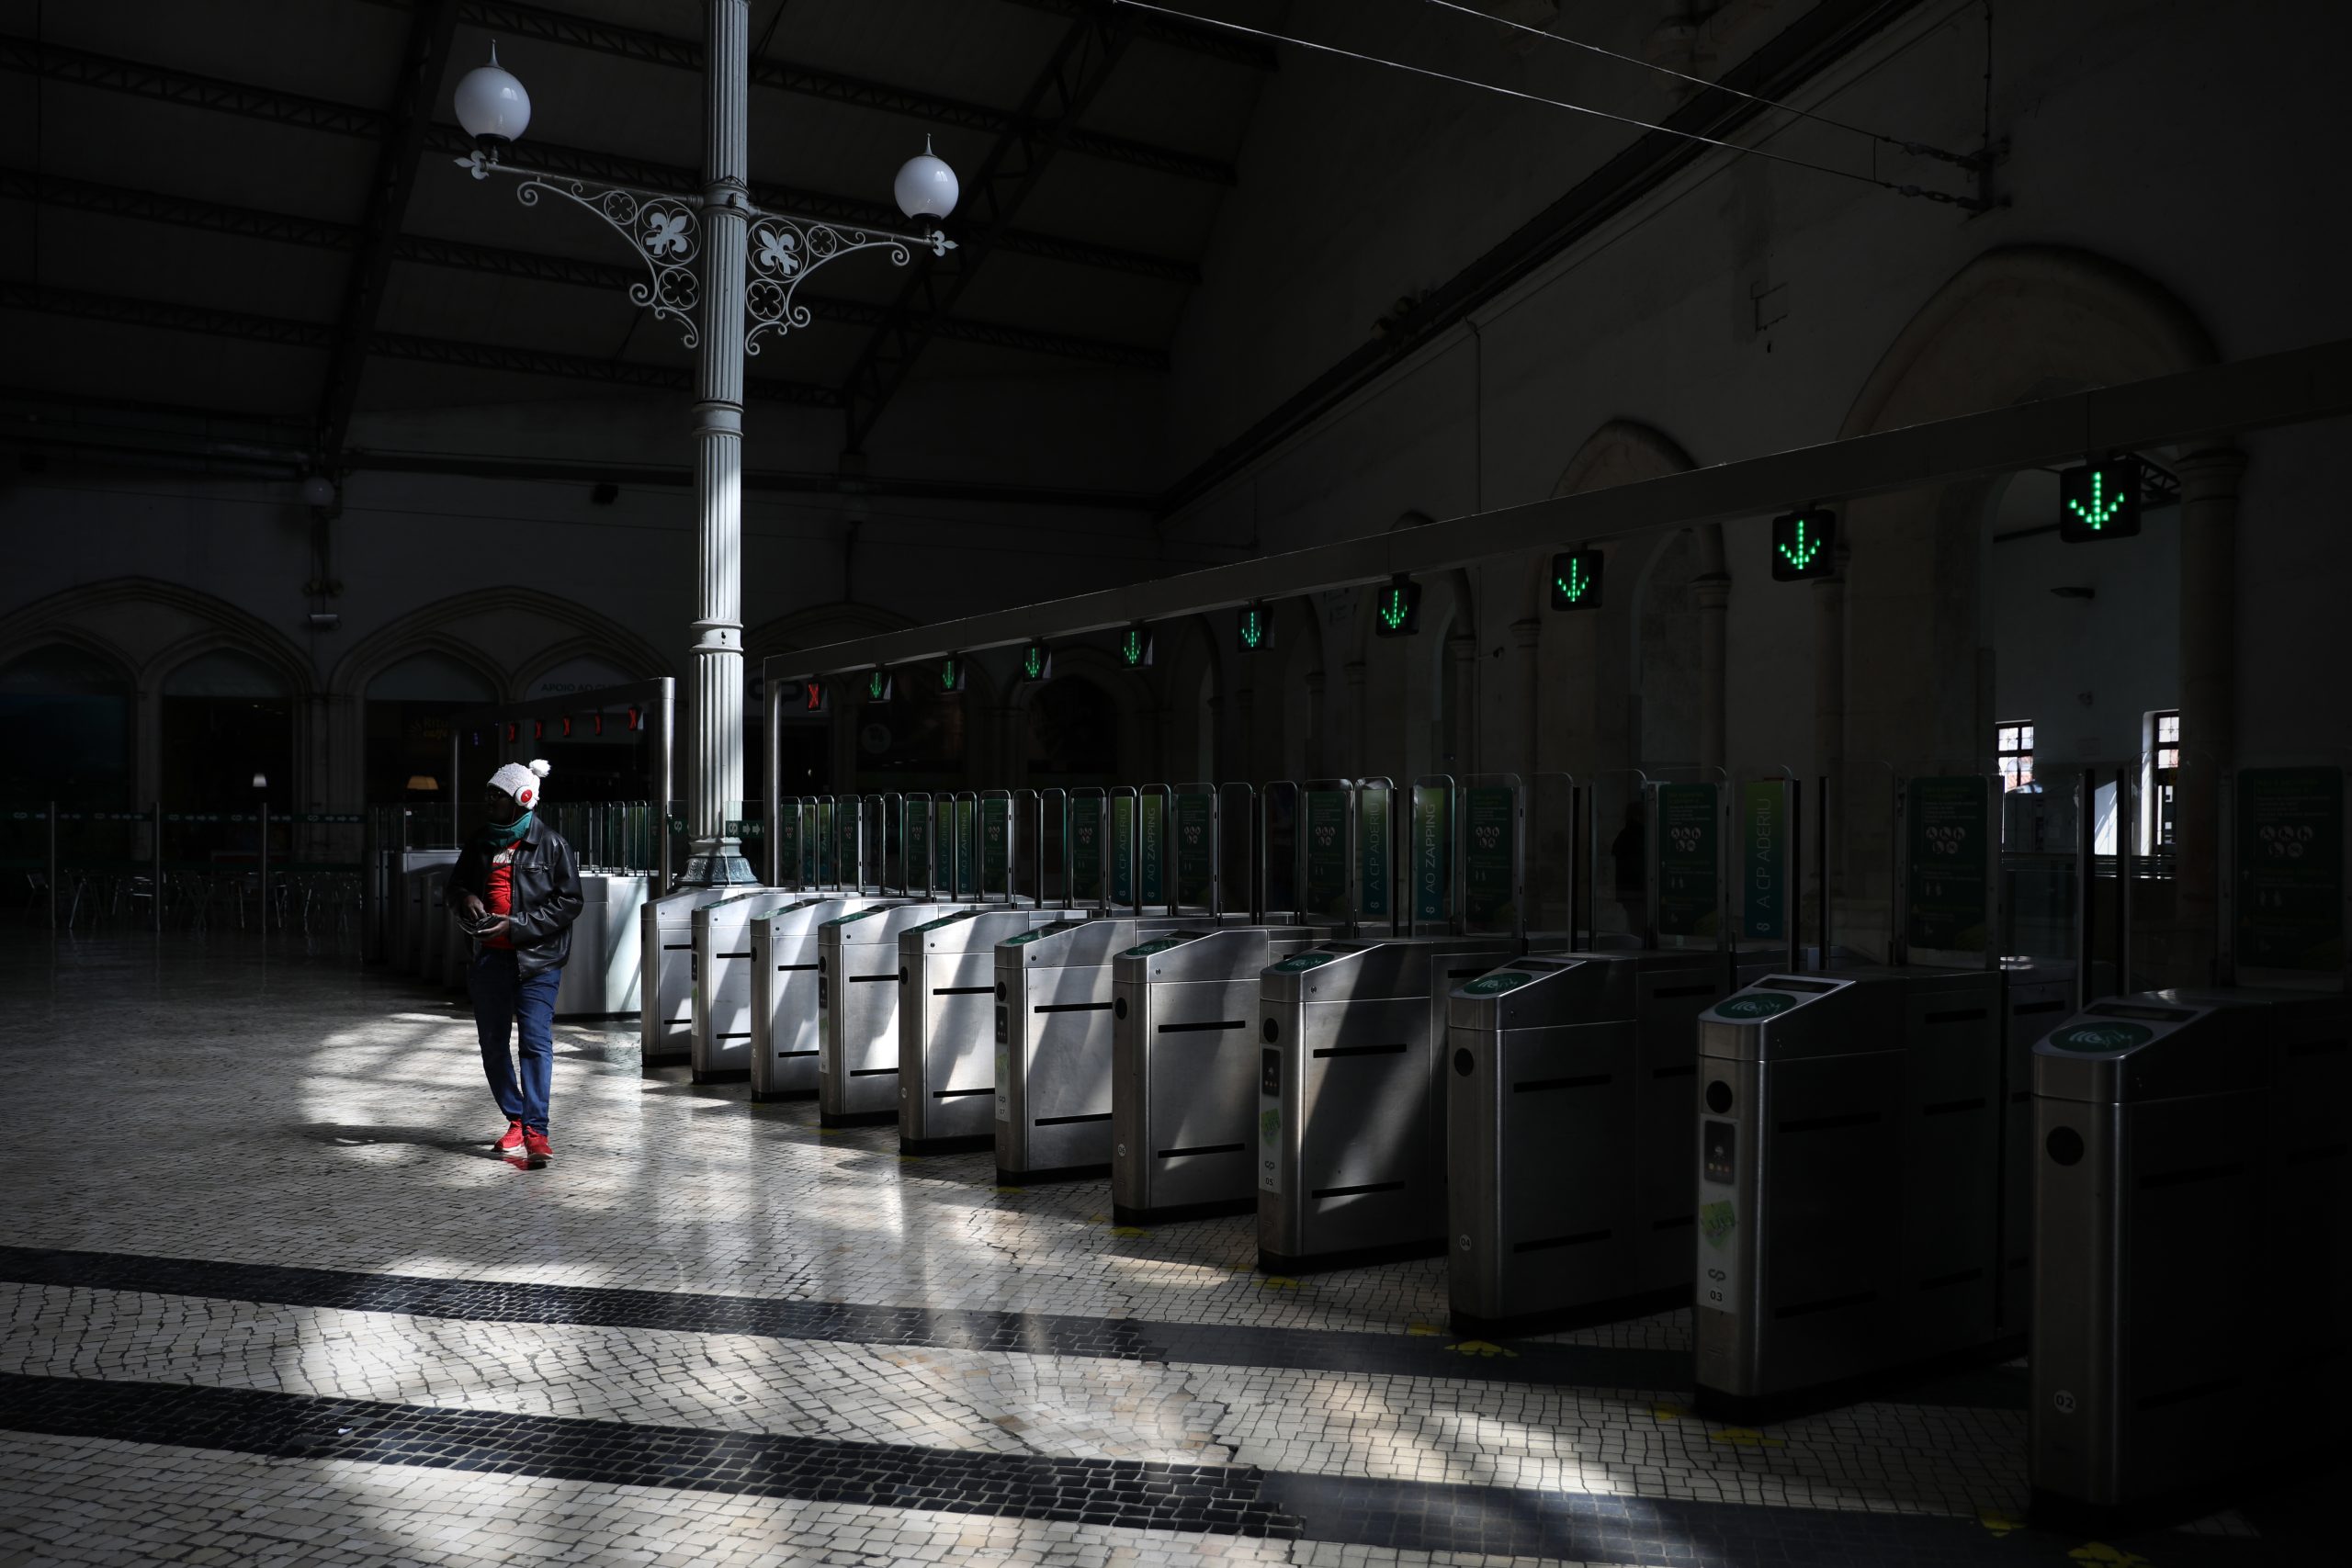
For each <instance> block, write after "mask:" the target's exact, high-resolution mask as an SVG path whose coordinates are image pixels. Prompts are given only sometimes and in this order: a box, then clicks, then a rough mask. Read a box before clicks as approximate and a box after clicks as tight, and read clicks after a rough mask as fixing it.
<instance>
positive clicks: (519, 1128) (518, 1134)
mask: <svg viewBox="0 0 2352 1568" xmlns="http://www.w3.org/2000/svg"><path fill="white" fill-rule="evenodd" d="M498 1152H499V1153H500V1154H503V1155H516V1154H521V1153H522V1152H523V1119H522V1118H521V1117H520V1116H510V1117H508V1118H507V1121H506V1136H504V1137H503V1138H501V1139H499V1140H498Z"/></svg>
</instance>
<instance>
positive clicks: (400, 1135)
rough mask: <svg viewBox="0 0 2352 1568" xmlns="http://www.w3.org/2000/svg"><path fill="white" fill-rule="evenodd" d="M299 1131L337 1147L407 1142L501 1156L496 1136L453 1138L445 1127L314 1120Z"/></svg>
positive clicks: (479, 1156) (481, 1156)
mask: <svg viewBox="0 0 2352 1568" xmlns="http://www.w3.org/2000/svg"><path fill="white" fill-rule="evenodd" d="M298 1131H300V1133H301V1134H302V1136H303V1137H305V1138H307V1139H309V1140H310V1141H311V1143H314V1144H326V1145H331V1146H333V1147H335V1148H346V1149H352V1148H364V1147H367V1146H369V1145H377V1144H404V1145H408V1146H410V1147H412V1148H420V1149H439V1150H440V1151H442V1152H443V1153H444V1154H453V1155H470V1156H474V1157H475V1158H477V1159H496V1158H498V1157H499V1156H498V1151H497V1148H496V1146H495V1145H496V1143H497V1139H496V1137H495V1136H491V1137H471V1138H453V1137H451V1136H450V1135H449V1134H448V1130H447V1128H443V1127H368V1126H361V1125H358V1124H356V1123H353V1122H311V1123H309V1124H308V1125H306V1126H303V1127H300V1128H299V1129H298Z"/></svg>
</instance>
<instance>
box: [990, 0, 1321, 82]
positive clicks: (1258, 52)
mask: <svg viewBox="0 0 2352 1568" xmlns="http://www.w3.org/2000/svg"><path fill="white" fill-rule="evenodd" d="M1012 4H1014V5H1016V6H1027V7H1028V8H1029V9H1031V10H1032V11H1047V12H1051V13H1052V14H1053V15H1055V16H1057V17H1083V16H1086V15H1088V14H1090V13H1094V12H1101V11H1107V10H1109V9H1110V8H1111V7H1110V4H1109V0H1012ZM1128 22H1129V25H1130V26H1131V27H1133V28H1135V31H1136V37H1137V38H1143V39H1150V40H1151V41H1152V42H1154V43H1160V44H1166V45H1167V46H1168V47H1170V49H1181V50H1182V51H1185V52H1186V53H1188V54H1197V55H1200V56H1202V57H1203V58H1204V59H1208V60H1221V61H1223V62H1226V63H1227V64H1228V65H1246V66H1248V67H1249V68H1250V70H1252V71H1272V70H1274V69H1276V68H1277V63H1278V62H1277V60H1276V57H1275V54H1274V46H1273V45H1272V44H1270V43H1267V42H1264V41H1263V40H1261V39H1253V38H1242V37H1240V36H1238V35H1237V34H1234V33H1228V32H1224V31H1220V30H1219V29H1217V28H1204V27H1200V26H1197V25H1195V24H1193V23H1191V22H1182V21H1179V20H1177V19H1176V18H1175V17H1155V16H1152V15H1150V14H1148V13H1130V14H1129V17H1128Z"/></svg>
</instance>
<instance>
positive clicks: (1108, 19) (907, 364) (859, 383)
mask: <svg viewBox="0 0 2352 1568" xmlns="http://www.w3.org/2000/svg"><path fill="white" fill-rule="evenodd" d="M1135 14H1136V13H1133V12H1129V11H1125V10H1106V11H1104V12H1101V13H1090V14H1089V15H1087V16H1084V17H1080V19H1079V20H1077V21H1075V22H1073V23H1071V24H1070V27H1069V31H1068V32H1066V33H1064V34H1063V35H1062V40H1061V42H1060V43H1059V44H1058V45H1057V47H1056V48H1055V50H1054V53H1053V57H1052V58H1051V59H1049V60H1047V61H1046V66H1045V69H1044V70H1042V71H1040V72H1039V73H1037V75H1036V78H1035V80H1034V81H1032V82H1031V83H1030V85H1029V90H1028V91H1027V92H1026V93H1024V94H1023V95H1022V98H1021V109H1020V118H1019V121H1018V123H1017V124H1016V125H1015V126H1014V127H1013V128H1012V129H1010V130H1006V131H1005V132H1004V134H1002V135H1001V136H1000V137H999V138H998V139H997V141H996V145H995V146H993V147H991V148H990V149H989V155H988V156H987V158H985V159H984V160H982V161H981V164H980V166H979V168H978V170H977V171H975V173H974V174H973V175H972V178H971V180H970V181H969V182H968V183H967V185H966V186H965V191H964V197H963V200H964V203H965V204H966V205H967V206H977V207H978V209H980V218H981V221H980V223H979V224H978V226H977V227H976V228H974V229H973V230H972V231H971V232H970V234H969V237H967V239H966V240H965V241H964V242H963V243H962V244H961V245H960V246H959V247H958V248H956V250H953V251H950V252H948V253H947V254H946V255H944V256H942V257H929V256H918V257H916V258H915V264H914V267H913V276H911V277H910V278H908V279H907V281H906V283H905V285H904V286H903V287H901V288H899V298H898V300H897V301H896V303H894V304H893V305H892V307H891V312H890V319H889V320H888V321H886V322H885V323H884V324H883V325H882V326H880V327H878V328H876V330H875V332H874V334H873V335H872V336H871V337H869V338H868V339H867V340H866V344H865V352H863V353H862V354H860V355H858V356H857V363H856V364H855V365H854V366H852V367H850V373H849V378H848V379H847V380H846V381H844V382H843V383H842V403H843V405H844V407H845V408H846V409H847V411H848V434H847V439H846V441H845V443H844V445H845V446H846V448H847V450H849V451H851V452H863V451H864V450H865V438H866V437H867V436H869V435H871V434H873V433H874V427H875V425H876V423H879V422H880V420H881V418H882V415H883V413H884V412H885V411H886V410H888V407H889V406H890V400H891V399H892V398H894V397H896V396H897V395H898V392H899V389H900V388H901V387H904V386H905V385H906V384H907V378H908V377H909V376H910V375H911V374H912V373H913V371H914V367H915V362H916V361H917V360H918V359H920V358H921V357H922V352H923V350H924V349H925V348H927V347H929V346H930V344H931V340H932V339H933V337H934V336H936V335H937V334H938V325H939V323H940V322H941V321H944V320H945V319H946V318H947V317H948V315H950V314H951V313H952V312H953V311H954V310H955V309H956V301H957V300H958V299H961V298H962V297H963V294H964V291H965V289H967V288H969V287H971V282H972V279H973V277H974V276H977V275H978V272H979V269H980V267H981V266H982V265H985V264H986V262H987V261H988V258H989V252H990V251H991V250H992V249H993V248H994V238H995V235H996V234H997V233H998V232H1000V231H1002V230H1004V229H1007V228H1010V227H1011V226H1012V221H1013V220H1014V219H1015V218H1016V217H1018V216H1019V214H1020V211H1021V208H1022V205H1023V203H1024V202H1026V201H1027V200H1028V199H1029V197H1030V196H1031V195H1032V194H1033V193H1034V192H1035V190H1036V188H1037V182H1038V181H1039V180H1040V179H1041V178H1043V177H1044V175H1045V172H1046V168H1047V166H1049V165H1050V164H1052V163H1053V160H1054V155H1055V153H1057V152H1059V151H1060V150H1061V146H1062V137H1063V133H1064V132H1065V130H1067V129H1068V128H1069V127H1071V126H1073V125H1075V124H1076V123H1077V121H1078V118H1079V116H1080V115H1082V114H1084V113H1085V112H1086V107H1087V106H1088V105H1089V104H1091V103H1092V102H1093V101H1094V96H1095V95H1096V94H1097V93H1099V92H1101V91H1102V90H1103V83H1105V82H1107V81H1108V80H1110V76H1111V71H1112V68H1113V67H1114V66H1115V65H1117V64H1118V62H1119V57H1120V55H1122V54H1124V53H1125V51H1126V47H1127V44H1128V42H1129V41H1130V40H1131V39H1132V38H1133V36H1134V35H1133V33H1132V32H1131V31H1130V30H1129V28H1128V27H1127V18H1128V17H1130V16H1133V15H1135Z"/></svg>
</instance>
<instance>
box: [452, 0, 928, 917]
mask: <svg viewBox="0 0 2352 1568" xmlns="http://www.w3.org/2000/svg"><path fill="white" fill-rule="evenodd" d="M707 9H708V13H709V19H710V36H709V47H708V50H707V53H706V56H705V59H704V63H703V108H704V117H703V119H704V136H703V181H704V186H703V190H702V193H701V194H700V195H699V196H682V195H678V194H676V193H674V192H668V191H650V190H638V189H633V188H631V187H628V186H612V185H598V184H594V183H592V182H588V181H583V180H572V179H565V178H562V177H561V176H559V175H545V174H541V173H539V172H537V171H536V170H533V169H529V168H526V167H518V166H514V165H510V164H506V163H504V162H503V154H504V152H505V149H507V148H508V147H510V146H512V145H513V144H514V143H515V142H516V141H520V140H521V138H522V135H523V131H524V129H525V128H526V126H528V125H529V123H530V118H531V97H530V95H529V94H528V93H527V92H526V91H524V88H523V84H522V83H521V82H519V81H517V80H515V77H514V76H513V75H512V74H510V73H507V72H506V71H504V70H503V69H501V68H500V66H499V64H498V56H497V53H496V51H492V55H491V62H490V63H489V64H488V65H485V66H481V67H480V68H479V69H477V70H474V71H471V72H469V73H467V75H466V76H465V78H464V79H463V80H462V81H460V82H459V83H458V91H457V110H458V123H459V124H460V125H462V126H464V127H465V129H466V132H467V134H468V135H469V136H471V137H472V138H473V139H474V141H475V143H476V148H475V151H474V152H472V153H471V154H470V155H469V156H467V157H464V158H460V159H458V160H457V163H458V166H459V167H460V168H463V169H465V170H467V171H468V172H469V173H470V174H471V175H473V177H474V178H476V179H478V180H480V179H487V178H489V177H490V176H491V175H510V176H512V177H514V178H515V180H516V181H517V182H518V184H517V186H516V189H515V196H516V197H517V198H518V199H520V200H521V201H522V202H523V204H524V205H525V206H526V207H531V206H537V204H538V201H539V198H540V197H541V196H542V195H543V194H545V195H552V196H556V197H561V198H562V199H563V200H565V201H568V202H571V203H572V204H573V205H574V206H577V207H580V208H582V209H585V210H587V211H589V212H592V213H594V214H595V215H596V216H597V217H598V218H600V219H602V220H604V221H605V224H606V225H607V226H608V227H610V228H611V229H612V231H614V232H615V233H616V234H617V235H619V236H620V237H621V239H622V240H623V241H624V242H626V243H628V246H629V248H630V249H631V250H633V251H635V252H636V253H637V256H638V260H639V262H641V263H642V264H643V265H644V267H645V280H644V281H643V282H641V283H633V284H631V285H630V286H629V291H628V292H629V299H631V300H633V301H634V302H636V303H637V304H639V305H642V306H644V307H645V308H647V309H648V310H651V311H652V312H653V313H654V315H655V316H657V317H663V318H667V319H669V320H671V321H675V322H676V323H677V324H678V329H679V333H680V335H681V337H682V338H683V339H684V343H685V345H686V346H687V347H688V348H692V349H695V351H696V359H695V409H694V436H695V507H696V510H697V512H698V513H699V514H700V518H701V527H700V537H699V543H698V546H697V549H696V556H695V559H696V563H697V567H698V590H697V592H698V600H697V610H698V614H697V615H695V623H694V626H695V795H694V810H693V814H692V818H691V822H690V826H691V828H692V830H693V834H694V847H693V850H692V852H691V853H690V856H689V858H688V860H687V863H686V872H685V875H684V878H683V881H684V884H686V885H707V884H713V883H749V882H756V881H757V880H758V878H757V876H756V875H755V874H753V872H752V867H751V864H750V863H749V862H747V861H746V860H745V859H744V858H743V846H742V843H741V840H739V839H737V838H736V837H734V836H732V835H730V834H729V833H728V831H727V812H728V809H729V807H730V806H738V805H740V803H741V800H742V796H743V624H742V619H741V616H742V532H743V502H742V470H743V455H742V445H743V356H744V355H747V354H757V353H759V352H760V337H761V335H762V334H763V333H775V335H776V336H778V337H782V336H783V335H784V334H785V333H789V332H791V331H793V330H794V329H795V328H797V327H805V326H807V325H808V324H809V309H808V307H807V306H805V305H799V304H796V303H795V302H794V300H793V294H794V292H795V290H797V288H799V287H800V284H801V281H802V280H803V279H804V278H806V277H807V276H809V274H810V273H811V272H814V271H815V270H816V269H817V268H819V267H820V266H822V265H825V264H826V263H827V262H830V261H832V260H834V259H835V258H837V257H840V256H845V255H848V254H851V253H852V252H854V251H880V252H882V253H883V254H885V255H886V256H888V258H889V260H890V261H891V263H892V264H893V265H899V266H904V265H907V263H908V262H909V261H910V259H911V258H912V256H913V254H914V253H915V252H916V251H918V250H927V251H929V252H931V254H933V255H935V256H937V255H945V254H947V253H948V252H949V251H951V250H953V249H955V247H956V242H954V241H953V240H950V239H949V238H947V236H946V235H945V234H944V233H942V232H941V231H939V229H938V228H937V227H936V225H937V224H938V223H939V222H940V221H941V220H944V218H946V216H947V215H948V214H949V213H950V212H952V211H954V210H955V208H956V196H957V194H958V193H957V186H956V172H955V171H954V170H953V169H950V168H949V167H948V166H947V165H946V164H944V163H943V162H941V161H940V160H939V159H938V158H936V157H933V155H932V153H931V151H930V146H929V143H928V141H926V142H925V145H924V150H923V151H922V152H921V153H920V154H918V155H917V156H915V157H913V158H910V159H909V160H908V161H907V163H906V164H905V165H904V166H903V167H901V168H900V169H899V175H898V178H897V180H896V181H895V182H893V186H892V190H893V194H894V195H895V196H896V197H898V202H899V209H900V210H901V211H903V212H904V213H906V215H907V216H908V218H910V220H914V221H915V222H916V223H918V224H924V225H928V226H929V227H928V229H927V231H925V232H922V233H919V234H899V233H892V232H890V231H887V230H867V229H854V228H846V227H843V226H842V225H840V224H834V223H825V222H820V221H819V220H815V219H809V218H801V217H797V216H795V215H794V214H791V213H788V212H768V211H765V210H763V209H760V208H758V207H754V206H753V205H752V200H751V194H750V193H751V186H750V169H749V164H750V155H749V152H748V150H747V149H748V145H749V132H748V124H747V122H748V119H749V108H750V101H751V48H750V42H749V33H750V28H751V6H750V0H708V6H707ZM666 809H667V807H666V806H665V807H664V810H666Z"/></svg>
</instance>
